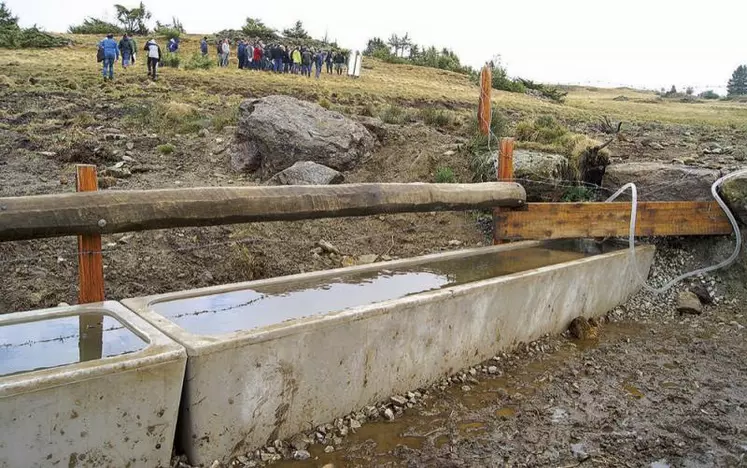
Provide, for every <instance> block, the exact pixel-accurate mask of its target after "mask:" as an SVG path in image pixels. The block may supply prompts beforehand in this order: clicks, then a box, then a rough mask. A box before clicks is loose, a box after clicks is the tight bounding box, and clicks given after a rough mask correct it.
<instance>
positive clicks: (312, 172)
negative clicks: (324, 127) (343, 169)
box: [267, 161, 345, 185]
mask: <svg viewBox="0 0 747 468" xmlns="http://www.w3.org/2000/svg"><path fill="white" fill-rule="evenodd" d="M344 180H345V177H344V176H343V175H342V174H341V173H340V172H338V171H336V170H334V169H332V168H329V167H327V166H323V165H321V164H317V163H315V162H312V161H299V162H297V163H295V164H294V165H292V166H291V167H289V168H288V169H285V170H284V171H281V172H278V173H277V174H275V175H274V176H272V177H271V178H270V180H268V181H267V183H268V184H270V185H330V184H340V183H342V182H343V181H344Z"/></svg>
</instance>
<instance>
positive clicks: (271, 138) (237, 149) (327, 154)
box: [231, 96, 376, 177]
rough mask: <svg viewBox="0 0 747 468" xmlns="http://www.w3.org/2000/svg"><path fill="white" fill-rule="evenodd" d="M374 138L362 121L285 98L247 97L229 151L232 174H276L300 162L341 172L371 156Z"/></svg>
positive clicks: (241, 107) (240, 109) (242, 104)
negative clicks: (235, 171)
mask: <svg viewBox="0 0 747 468" xmlns="http://www.w3.org/2000/svg"><path fill="white" fill-rule="evenodd" d="M375 143H376V140H375V139H374V137H373V136H372V135H371V133H370V132H369V131H368V130H367V129H366V128H365V127H364V126H363V125H362V124H360V123H358V122H356V121H354V120H351V119H349V118H347V117H345V116H343V115H342V114H340V113H338V112H332V111H329V110H327V109H325V108H323V107H321V106H319V105H317V104H314V103H310V102H305V101H300V100H298V99H295V98H292V97H289V96H268V97H265V98H262V99H249V100H246V101H244V102H242V103H241V105H240V107H239V123H238V126H237V129H236V138H235V142H234V145H233V149H232V155H231V163H232V166H233V168H234V169H235V170H238V171H250V172H259V175H260V176H261V177H266V176H269V175H272V174H275V173H277V172H279V171H282V170H284V169H287V168H289V167H291V166H292V165H293V164H295V163H296V162H298V161H313V162H315V163H318V164H323V165H325V166H328V167H331V168H333V169H336V170H338V171H344V170H348V169H352V168H353V167H355V166H356V165H357V164H358V163H359V162H360V161H361V160H362V159H363V158H365V157H366V156H368V155H369V153H370V152H371V150H372V149H373V148H374V145H375Z"/></svg>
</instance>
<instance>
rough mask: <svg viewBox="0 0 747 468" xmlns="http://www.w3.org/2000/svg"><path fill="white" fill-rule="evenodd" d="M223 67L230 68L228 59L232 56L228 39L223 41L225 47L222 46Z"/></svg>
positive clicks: (221, 64)
mask: <svg viewBox="0 0 747 468" xmlns="http://www.w3.org/2000/svg"><path fill="white" fill-rule="evenodd" d="M220 51H221V56H220V58H221V63H220V66H221V67H227V66H228V57H229V55H230V54H231V46H230V45H229V44H228V39H223V45H221V49H220Z"/></svg>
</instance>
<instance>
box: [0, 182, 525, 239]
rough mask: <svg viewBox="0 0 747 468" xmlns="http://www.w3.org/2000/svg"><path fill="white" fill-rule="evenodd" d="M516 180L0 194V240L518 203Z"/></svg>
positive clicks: (521, 197) (522, 199) (522, 198)
mask: <svg viewBox="0 0 747 468" xmlns="http://www.w3.org/2000/svg"><path fill="white" fill-rule="evenodd" d="M525 202H526V193H525V191H524V188H523V187H522V186H521V185H519V184H515V183H508V182H489V183H482V184H349V185H332V186H286V187H210V188H184V189H168V190H138V191H105V192H103V191H102V192H80V193H65V194H56V195H39V196H30V197H12V198H0V242H2V241H17V240H26V239H40V238H48V237H61V236H73V235H87V234H111V233H117V232H128V231H146V230H151V229H164V228H176V227H189V226H218V225H224V224H237V223H248V222H261V221H292V220H300V219H317V218H335V217H346V216H368V215H376V214H386V213H415V212H429V211H459V210H481V209H492V208H496V207H521V206H523V205H524V204H525Z"/></svg>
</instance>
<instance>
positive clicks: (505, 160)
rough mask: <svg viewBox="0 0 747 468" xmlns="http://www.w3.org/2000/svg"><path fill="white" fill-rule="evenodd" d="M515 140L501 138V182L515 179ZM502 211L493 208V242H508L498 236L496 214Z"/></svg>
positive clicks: (498, 176)
mask: <svg viewBox="0 0 747 468" xmlns="http://www.w3.org/2000/svg"><path fill="white" fill-rule="evenodd" d="M514 141H515V140H514V139H513V138H501V146H500V152H499V153H498V168H497V171H498V173H497V174H496V177H497V178H498V181H499V182H511V181H512V180H514ZM500 211H501V209H500V208H495V209H494V210H493V228H494V229H493V244H503V243H505V242H506V241H505V240H503V239H501V238H500V237H499V236H498V226H497V224H496V223H497V221H496V215H497V214H498V213H500Z"/></svg>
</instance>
